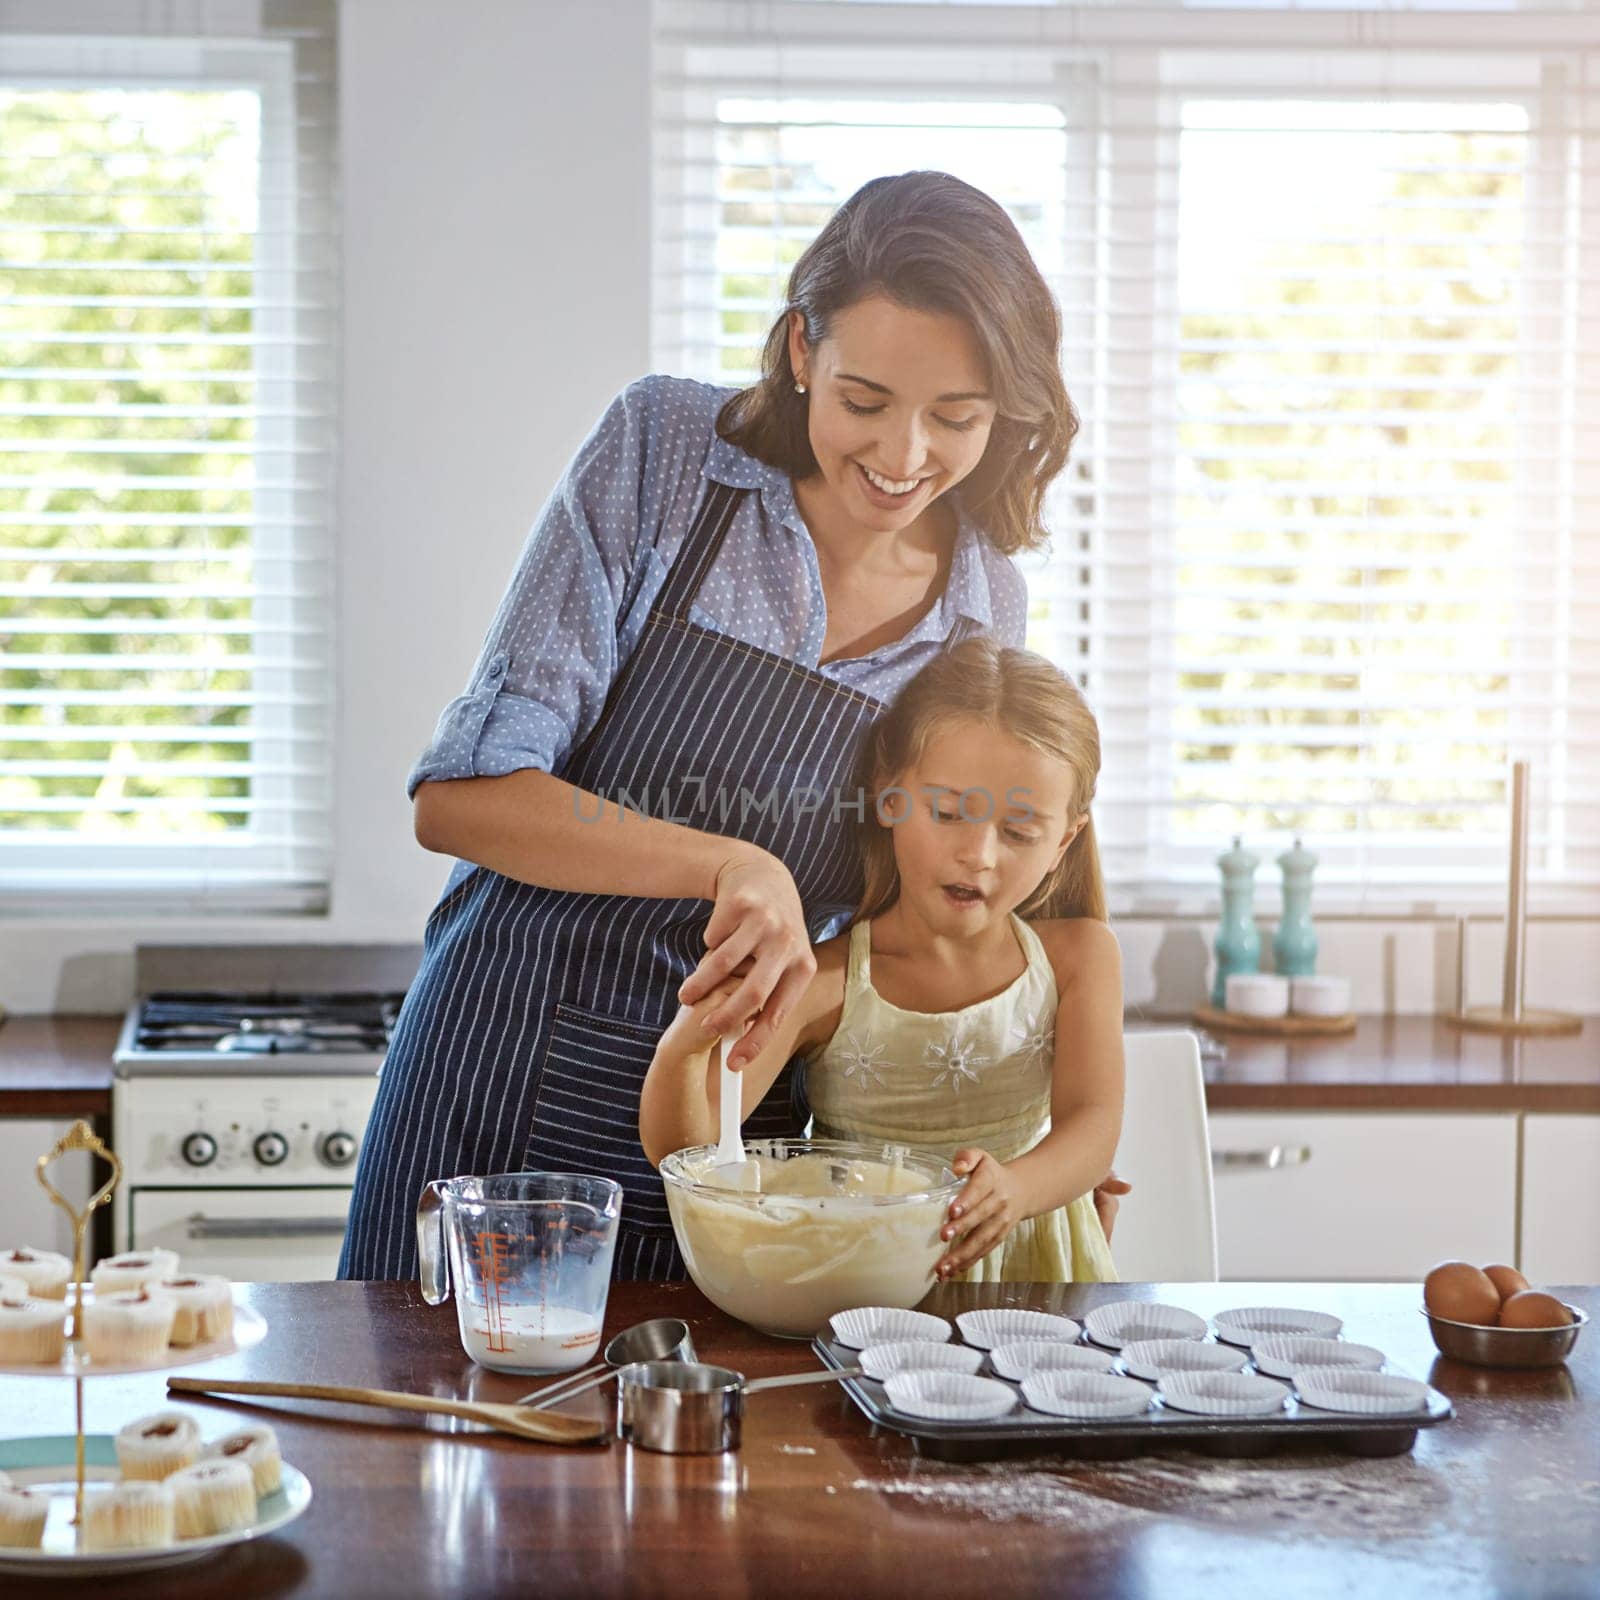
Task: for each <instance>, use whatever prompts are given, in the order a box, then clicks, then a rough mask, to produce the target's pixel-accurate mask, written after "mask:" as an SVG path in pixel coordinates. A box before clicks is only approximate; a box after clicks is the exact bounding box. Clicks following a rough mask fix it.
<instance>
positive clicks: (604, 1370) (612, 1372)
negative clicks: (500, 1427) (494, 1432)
mask: <svg viewBox="0 0 1600 1600" xmlns="http://www.w3.org/2000/svg"><path fill="white" fill-rule="evenodd" d="M600 1359H601V1360H602V1362H603V1363H604V1365H603V1366H600V1367H590V1368H588V1370H587V1371H584V1372H575V1373H573V1374H572V1376H571V1377H569V1378H559V1379H557V1380H556V1382H554V1383H547V1384H546V1385H545V1386H544V1387H543V1388H542V1389H535V1390H534V1391H533V1392H532V1393H531V1394H525V1395H523V1397H522V1398H521V1399H520V1400H518V1401H515V1402H514V1404H516V1405H519V1406H527V1407H529V1409H530V1410H533V1411H543V1410H544V1409H545V1408H546V1407H547V1406H555V1405H560V1404H562V1402H563V1401H566V1400H570V1399H572V1397H573V1396H574V1395H579V1394H586V1393H587V1392H588V1391H589V1390H590V1389H598V1388H599V1387H600V1385H601V1384H602V1383H604V1382H605V1381H606V1380H607V1379H608V1378H614V1377H615V1376H616V1374H617V1369H618V1368H619V1367H627V1366H633V1365H634V1364H636V1363H638V1362H641V1361H667V1362H677V1361H694V1360H696V1359H697V1357H696V1356H695V1353H694V1340H692V1339H691V1338H690V1337H689V1324H688V1323H687V1322H684V1321H682V1320H680V1319H679V1318H677V1317H652V1318H651V1319H650V1321H648V1322H636V1323H634V1325H633V1326H632V1327H631V1328H624V1329H623V1330H622V1332H621V1333H619V1334H617V1335H616V1337H615V1338H613V1339H612V1340H611V1342H610V1343H609V1344H608V1345H607V1346H606V1347H605V1349H604V1350H603V1351H602V1352H601V1354H600Z"/></svg>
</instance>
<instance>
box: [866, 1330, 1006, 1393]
mask: <svg viewBox="0 0 1600 1600" xmlns="http://www.w3.org/2000/svg"><path fill="white" fill-rule="evenodd" d="M982 1365H983V1351H981V1350H974V1349H973V1348H972V1347H971V1346H970V1345H965V1344H934V1343H933V1341H932V1340H931V1339H897V1340H895V1341H894V1342H893V1343H892V1344H869V1345H868V1346H867V1348H866V1349H865V1350H863V1351H862V1352H861V1370H862V1371H863V1372H864V1373H866V1375H867V1376H868V1377H869V1378H876V1379H877V1380H878V1382H879V1383H883V1382H885V1381H887V1380H888V1379H889V1378H892V1377H893V1376H894V1375H895V1373H897V1372H965V1373H969V1374H970V1373H975V1372H976V1371H977V1370H978V1368H979V1367H981V1366H982Z"/></svg>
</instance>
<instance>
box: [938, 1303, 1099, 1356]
mask: <svg viewBox="0 0 1600 1600" xmlns="http://www.w3.org/2000/svg"><path fill="white" fill-rule="evenodd" d="M956 1326H957V1327H958V1328H959V1329H960V1330H961V1337H962V1338H963V1339H965V1340H966V1341H967V1343H968V1344H971V1345H976V1346H977V1347H978V1349H980V1350H992V1349H993V1348H994V1347H995V1346H996V1345H997V1344H1015V1343H1016V1342H1017V1341H1018V1340H1019V1339H1059V1340H1060V1341H1061V1342H1062V1343H1063V1344H1071V1343H1072V1342H1073V1341H1074V1340H1075V1339H1076V1338H1077V1337H1078V1335H1079V1334H1080V1333H1081V1332H1082V1331H1083V1330H1082V1329H1081V1328H1080V1327H1079V1326H1078V1324H1077V1323H1076V1322H1074V1321H1073V1320H1072V1318H1071V1317H1057V1316H1052V1315H1051V1314H1050V1312H1048V1311H1025V1310H1023V1309H1021V1308H1020V1307H1009V1306H995V1307H990V1308H989V1309H988V1310H985V1311H963V1312H962V1313H961V1315H960V1316H958V1317H957V1318H956Z"/></svg>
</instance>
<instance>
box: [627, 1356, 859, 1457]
mask: <svg viewBox="0 0 1600 1600" xmlns="http://www.w3.org/2000/svg"><path fill="white" fill-rule="evenodd" d="M860 1375H861V1368H860V1367H840V1368H838V1369H837V1370H833V1371H828V1372H796V1373H790V1374H788V1375H786V1376H784V1377H781V1378H750V1379H746V1377H745V1375H744V1374H743V1373H742V1372H735V1371H734V1370H733V1368H732V1367H715V1366H712V1365H711V1364H710V1363H708V1362H698V1361H696V1362H689V1363H683V1362H675V1361H641V1362H637V1363H635V1364H634V1365H633V1366H628V1367H624V1368H622V1370H621V1371H620V1372H618V1373H617V1437H618V1438H619V1439H624V1440H626V1441H627V1442H628V1443H629V1444H636V1445H639V1446H640V1447H641V1448H643V1449H645V1450H659V1451H662V1452H663V1453H665V1454H667V1455H715V1454H717V1453H719V1452H721V1451H724V1450H737V1449H738V1448H739V1440H740V1437H741V1431H742V1426H743V1422H744V1397H745V1396H746V1395H747V1394H755V1393H757V1392H758V1391H760V1390H762V1389H788V1388H792V1387H794V1386H795V1385H798V1384H802V1383H837V1382H839V1380H840V1379H841V1378H856V1377H859V1376H860Z"/></svg>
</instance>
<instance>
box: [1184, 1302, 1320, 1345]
mask: <svg viewBox="0 0 1600 1600" xmlns="http://www.w3.org/2000/svg"><path fill="white" fill-rule="evenodd" d="M1211 1320H1212V1321H1213V1322H1214V1323H1215V1324H1216V1325H1217V1337H1218V1338H1219V1339H1226V1340H1227V1341H1228V1343H1229V1344H1242V1345H1246V1346H1248V1345H1253V1344H1255V1343H1257V1342H1258V1341H1259V1340H1262V1339H1270V1338H1271V1337H1272V1335H1273V1334H1275V1333H1302V1334H1306V1335H1308V1336H1309V1337H1311V1338H1313V1339H1336V1338H1338V1336H1339V1330H1340V1329H1341V1328H1342V1327H1343V1326H1344V1323H1342V1322H1341V1321H1340V1320H1339V1318H1338V1317H1335V1316H1333V1315H1331V1314H1330V1313H1328V1312H1326V1311H1299V1310H1296V1309H1295V1308H1294V1307H1293V1306H1240V1307H1239V1308H1238V1309H1237V1310H1234V1311H1219V1312H1218V1313H1217V1314H1216V1316H1214V1317H1213V1318H1212V1319H1211Z"/></svg>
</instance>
